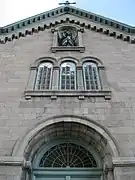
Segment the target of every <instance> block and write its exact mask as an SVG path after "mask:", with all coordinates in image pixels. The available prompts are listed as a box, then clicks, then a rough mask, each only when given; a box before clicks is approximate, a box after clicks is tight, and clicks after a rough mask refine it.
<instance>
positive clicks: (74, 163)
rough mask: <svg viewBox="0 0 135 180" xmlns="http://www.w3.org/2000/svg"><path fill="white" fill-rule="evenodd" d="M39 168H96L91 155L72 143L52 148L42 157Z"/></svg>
mask: <svg viewBox="0 0 135 180" xmlns="http://www.w3.org/2000/svg"><path fill="white" fill-rule="evenodd" d="M39 167H61V168H62V167H63V168H64V167H78V168H79V167H82V168H83V167H84V168H86V167H97V164H96V161H95V159H94V158H93V156H92V154H91V153H90V152H89V151H87V150H86V149H85V148H84V147H82V146H79V145H76V144H73V143H62V144H59V145H55V146H53V147H52V148H51V149H49V150H48V151H47V152H46V153H45V154H44V155H43V157H42V159H41V160H40V163H39Z"/></svg>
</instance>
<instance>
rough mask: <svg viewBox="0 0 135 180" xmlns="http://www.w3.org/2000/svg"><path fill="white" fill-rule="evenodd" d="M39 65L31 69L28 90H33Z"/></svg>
mask: <svg viewBox="0 0 135 180" xmlns="http://www.w3.org/2000/svg"><path fill="white" fill-rule="evenodd" d="M36 74H37V67H32V68H31V70H30V75H29V80H28V84H27V90H33V89H34V85H35V80H36Z"/></svg>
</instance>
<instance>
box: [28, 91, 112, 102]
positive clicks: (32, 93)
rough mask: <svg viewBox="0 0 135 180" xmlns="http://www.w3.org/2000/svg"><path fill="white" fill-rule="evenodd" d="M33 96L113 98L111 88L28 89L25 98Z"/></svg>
mask: <svg viewBox="0 0 135 180" xmlns="http://www.w3.org/2000/svg"><path fill="white" fill-rule="evenodd" d="M31 97H50V98H51V99H57V97H78V98H79V99H80V100H81V99H82V100H83V99H84V98H85V97H104V98H105V100H110V99H111V91H110V90H100V91H88V90H26V91H25V99H27V100H28V99H31Z"/></svg>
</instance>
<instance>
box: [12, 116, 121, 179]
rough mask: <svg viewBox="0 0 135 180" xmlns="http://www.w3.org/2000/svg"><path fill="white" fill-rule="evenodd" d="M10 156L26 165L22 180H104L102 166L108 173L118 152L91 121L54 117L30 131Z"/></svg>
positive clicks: (115, 146)
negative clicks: (18, 158) (19, 159)
mask: <svg viewBox="0 0 135 180" xmlns="http://www.w3.org/2000/svg"><path fill="white" fill-rule="evenodd" d="M58 152H59V153H58ZM56 154H57V156H56ZM13 155H14V156H18V157H21V156H23V157H24V159H25V161H26V162H27V163H28V164H27V163H26V168H24V170H23V173H22V177H23V180H44V179H48V180H54V179H55V180H57V179H60V180H72V179H73V180H77V179H79V180H83V179H84V180H87V179H90V180H108V175H107V176H106V178H104V172H105V171H104V164H107V167H108V168H109V172H110V170H111V168H112V158H113V157H117V156H119V150H118V147H117V145H116V142H115V141H114V139H113V138H112V137H111V136H110V134H109V133H108V132H107V130H105V129H104V128H102V127H101V126H100V125H98V124H97V123H95V122H94V121H92V120H90V119H85V118H82V117H78V116H75V117H73V116H72V117H70V116H65V117H63V116H58V117H57V116H56V117H53V120H52V119H51V118H50V119H48V120H45V122H44V123H42V124H40V125H38V126H37V127H35V128H34V129H32V130H31V131H30V132H29V133H28V134H27V135H26V136H25V137H24V138H23V139H22V140H20V142H18V143H17V144H16V146H15V148H14V151H13ZM62 158H63V159H62ZM64 159H66V161H65V160H64ZM85 160H86V161H85ZM74 161H75V162H77V163H75V162H74ZM30 164H31V165H30ZM27 165H28V166H29V167H28V168H27ZM109 174H110V175H109V176H113V175H112V174H113V172H110V173H109ZM111 179H113V177H112V178H111Z"/></svg>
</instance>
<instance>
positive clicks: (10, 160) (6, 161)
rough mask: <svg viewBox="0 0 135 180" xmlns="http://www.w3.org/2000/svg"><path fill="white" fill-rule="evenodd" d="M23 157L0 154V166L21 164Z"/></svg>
mask: <svg viewBox="0 0 135 180" xmlns="http://www.w3.org/2000/svg"><path fill="white" fill-rule="evenodd" d="M22 164H23V158H22V157H12V156H1V157H0V166H5V165H8V166H22Z"/></svg>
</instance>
